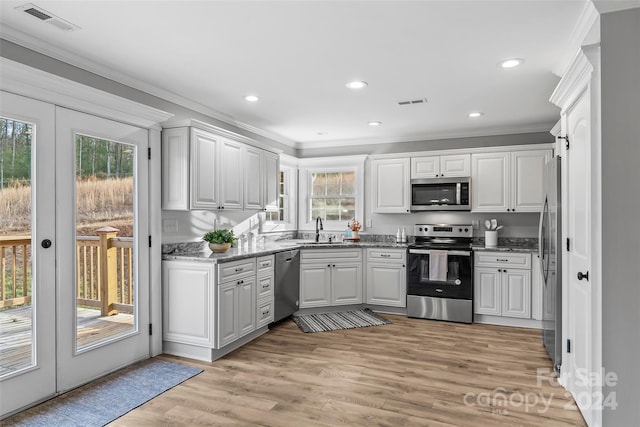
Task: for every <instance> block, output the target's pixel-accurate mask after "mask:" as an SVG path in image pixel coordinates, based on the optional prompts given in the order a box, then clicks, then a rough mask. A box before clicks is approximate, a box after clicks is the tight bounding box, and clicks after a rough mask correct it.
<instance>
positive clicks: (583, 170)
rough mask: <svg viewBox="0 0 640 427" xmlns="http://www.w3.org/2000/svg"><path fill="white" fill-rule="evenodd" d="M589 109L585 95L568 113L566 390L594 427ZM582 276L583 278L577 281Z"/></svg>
mask: <svg viewBox="0 0 640 427" xmlns="http://www.w3.org/2000/svg"><path fill="white" fill-rule="evenodd" d="M589 117H590V104H589V98H588V95H587V94H586V93H585V94H583V95H581V97H580V98H579V99H578V100H577V101H576V103H575V104H574V105H573V107H572V108H571V109H570V110H569V111H568V113H567V134H568V135H569V138H570V141H571V146H570V149H569V150H568V151H567V162H568V170H567V175H566V176H567V191H568V194H567V201H568V203H567V209H566V212H567V222H566V224H567V226H568V228H567V235H568V236H569V238H570V239H571V240H570V241H571V244H570V250H569V254H568V263H569V265H568V274H567V276H566V277H568V307H569V310H568V311H569V312H568V315H569V316H568V321H569V323H568V332H569V339H570V340H571V353H569V354H568V355H567V356H568V359H569V360H570V364H569V372H568V384H567V386H568V387H567V388H568V389H569V391H570V392H571V393H572V394H573V396H574V398H575V400H576V403H577V405H578V407H579V408H580V410H581V412H582V414H583V416H584V418H585V421H586V422H587V424H589V425H591V419H592V409H593V403H595V402H592V397H593V392H594V390H593V389H592V385H591V381H589V378H592V377H590V374H591V373H592V372H593V369H594V366H593V358H592V346H593V342H592V328H593V325H592V318H593V313H592V295H591V292H592V289H591V284H590V282H589V279H588V278H587V277H586V274H588V273H589V271H591V196H590V195H591V168H590V164H591V140H590V132H589V129H590V120H589ZM579 277H580V278H581V279H579Z"/></svg>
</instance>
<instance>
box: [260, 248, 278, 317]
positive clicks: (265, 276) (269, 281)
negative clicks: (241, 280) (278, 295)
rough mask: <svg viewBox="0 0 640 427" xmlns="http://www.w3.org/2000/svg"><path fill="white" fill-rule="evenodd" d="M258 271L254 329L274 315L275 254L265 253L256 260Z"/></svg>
mask: <svg viewBox="0 0 640 427" xmlns="http://www.w3.org/2000/svg"><path fill="white" fill-rule="evenodd" d="M256 262H257V268H258V273H257V275H256V277H257V283H256V298H257V304H256V329H260V328H262V327H263V326H266V325H268V324H269V323H271V322H273V319H274V317H273V315H274V310H273V309H274V294H273V291H274V287H273V286H274V280H275V276H274V272H275V270H274V266H275V256H274V255H267V256H263V257H260V258H258V259H257V260H256Z"/></svg>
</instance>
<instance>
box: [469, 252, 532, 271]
mask: <svg viewBox="0 0 640 427" xmlns="http://www.w3.org/2000/svg"><path fill="white" fill-rule="evenodd" d="M475 254H476V267H511V268H526V269H530V268H531V254H529V253H513V252H485V251H478V252H476V253H475Z"/></svg>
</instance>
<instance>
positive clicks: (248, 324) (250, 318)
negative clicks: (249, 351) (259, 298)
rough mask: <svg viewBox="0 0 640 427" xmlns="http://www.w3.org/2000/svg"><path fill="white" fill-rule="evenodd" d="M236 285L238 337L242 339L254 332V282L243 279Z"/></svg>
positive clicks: (246, 278) (250, 279)
mask: <svg viewBox="0 0 640 427" xmlns="http://www.w3.org/2000/svg"><path fill="white" fill-rule="evenodd" d="M240 281H241V283H240V284H238V310H237V313H236V315H237V316H238V336H240V337H243V336H245V335H247V334H249V333H251V332H253V331H255V330H256V308H255V307H256V280H255V279H254V278H253V277H245V278H244V279H241V280H240Z"/></svg>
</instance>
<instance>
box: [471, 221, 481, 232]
mask: <svg viewBox="0 0 640 427" xmlns="http://www.w3.org/2000/svg"><path fill="white" fill-rule="evenodd" d="M471 225H473V229H474V230H477V229H478V228H480V220H479V219H473V220H471Z"/></svg>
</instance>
